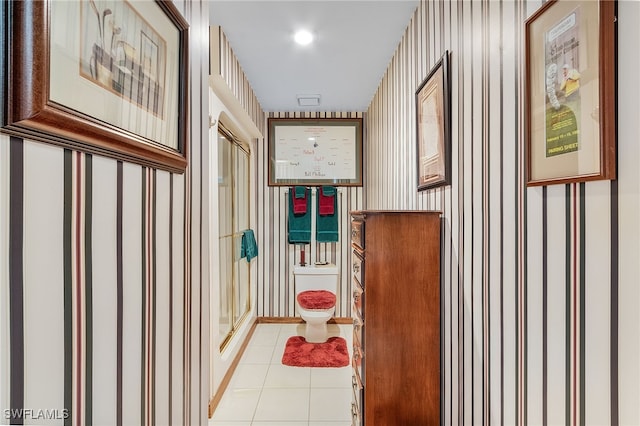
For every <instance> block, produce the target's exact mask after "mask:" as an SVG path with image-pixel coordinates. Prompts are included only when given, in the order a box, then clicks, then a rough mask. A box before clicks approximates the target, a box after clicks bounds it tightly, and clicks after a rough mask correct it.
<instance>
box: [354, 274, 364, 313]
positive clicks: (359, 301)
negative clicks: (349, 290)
mask: <svg viewBox="0 0 640 426" xmlns="http://www.w3.org/2000/svg"><path fill="white" fill-rule="evenodd" d="M352 282H353V294H352V299H353V305H352V311H353V312H352V313H353V318H354V320H353V321H354V325H355V323H356V320H360V322H364V289H363V288H362V287H361V286H360V283H359V282H358V280H357V279H355V277H354V278H353V280H352Z"/></svg>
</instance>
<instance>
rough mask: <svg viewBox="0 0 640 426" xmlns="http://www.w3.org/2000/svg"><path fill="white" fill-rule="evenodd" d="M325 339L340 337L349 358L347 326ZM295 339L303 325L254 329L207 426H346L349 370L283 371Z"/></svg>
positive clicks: (334, 326) (334, 329)
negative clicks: (286, 353)
mask: <svg viewBox="0 0 640 426" xmlns="http://www.w3.org/2000/svg"><path fill="white" fill-rule="evenodd" d="M329 334H330V335H331V336H341V337H344V338H345V340H346V341H347V347H348V348H349V353H350V354H351V348H352V344H351V342H352V326H351V325H342V324H340V325H337V324H330V325H329ZM295 335H304V324H258V326H257V327H256V330H255V331H254V333H253V336H252V337H251V340H250V341H249V344H248V346H247V348H246V350H245V352H244V355H243V356H242V358H241V359H240V362H239V364H238V366H237V367H236V370H235V372H234V374H233V378H232V379H231V382H230V383H229V386H227V389H226V390H225V393H224V395H223V396H222V399H221V400H220V403H219V404H218V407H217V408H216V411H215V412H214V413H213V417H212V418H211V419H210V420H209V426H349V425H351V415H350V410H351V398H352V391H351V366H347V367H341V368H304V367H289V366H286V365H282V362H281V359H282V354H283V352H284V346H285V344H286V342H287V339H288V338H289V337H291V336H295Z"/></svg>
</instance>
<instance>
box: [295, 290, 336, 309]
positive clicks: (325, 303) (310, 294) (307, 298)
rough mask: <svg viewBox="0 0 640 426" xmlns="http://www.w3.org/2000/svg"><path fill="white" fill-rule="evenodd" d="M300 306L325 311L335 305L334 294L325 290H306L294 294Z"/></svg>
mask: <svg viewBox="0 0 640 426" xmlns="http://www.w3.org/2000/svg"><path fill="white" fill-rule="evenodd" d="M296 299H297V301H298V305H299V306H300V308H302V309H305V310H308V311H313V310H321V311H326V310H327V309H331V308H333V307H334V306H335V305H336V295H335V294H333V293H331V292H330V291H327V290H307V291H303V292H300V293H298V295H297V296H296Z"/></svg>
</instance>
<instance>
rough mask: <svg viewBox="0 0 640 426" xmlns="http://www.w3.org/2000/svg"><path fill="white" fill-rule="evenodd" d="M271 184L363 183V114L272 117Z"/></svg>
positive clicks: (270, 136) (270, 140) (270, 134)
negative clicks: (353, 115) (360, 116)
mask: <svg viewBox="0 0 640 426" xmlns="http://www.w3.org/2000/svg"><path fill="white" fill-rule="evenodd" d="M268 121H269V123H268V124H269V186H290V185H333V186H362V118H319V119H308V118H269V120H268Z"/></svg>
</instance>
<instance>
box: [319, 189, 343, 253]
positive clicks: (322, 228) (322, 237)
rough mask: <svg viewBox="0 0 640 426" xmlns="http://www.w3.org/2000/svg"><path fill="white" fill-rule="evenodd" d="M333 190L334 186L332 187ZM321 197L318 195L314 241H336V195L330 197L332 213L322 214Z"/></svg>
mask: <svg viewBox="0 0 640 426" xmlns="http://www.w3.org/2000/svg"><path fill="white" fill-rule="evenodd" d="M334 191H335V188H334ZM320 202H321V197H318V208H317V210H316V241H318V242H319V243H333V242H337V241H338V215H337V211H338V208H337V207H338V197H336V196H335V195H334V196H333V197H331V209H332V211H333V214H325V215H323V214H322V213H321V211H320V209H321V205H320Z"/></svg>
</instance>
